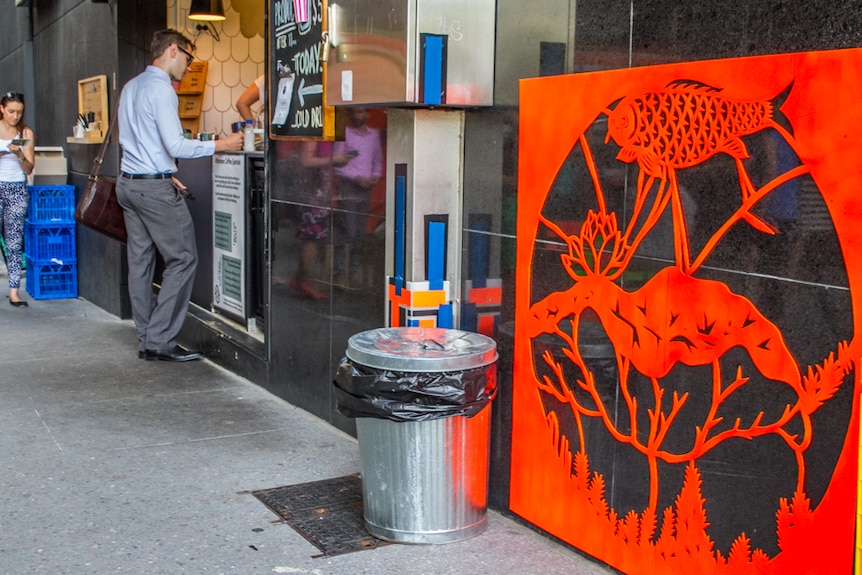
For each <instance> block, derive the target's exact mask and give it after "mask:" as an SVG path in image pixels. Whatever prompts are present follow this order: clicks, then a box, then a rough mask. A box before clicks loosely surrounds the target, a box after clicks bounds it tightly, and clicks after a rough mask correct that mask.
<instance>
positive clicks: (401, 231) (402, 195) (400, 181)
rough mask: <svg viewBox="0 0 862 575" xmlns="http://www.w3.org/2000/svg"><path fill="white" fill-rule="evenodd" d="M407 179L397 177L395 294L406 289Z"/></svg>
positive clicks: (399, 293)
mask: <svg viewBox="0 0 862 575" xmlns="http://www.w3.org/2000/svg"><path fill="white" fill-rule="evenodd" d="M406 188H407V177H406V176H396V177H395V293H396V294H397V295H401V288H403V287H404V273H405V272H404V270H405V269H406V261H405V260H404V252H405V249H406V248H405V240H406V239H407V235H406V233H407V228H406V226H407V189H406Z"/></svg>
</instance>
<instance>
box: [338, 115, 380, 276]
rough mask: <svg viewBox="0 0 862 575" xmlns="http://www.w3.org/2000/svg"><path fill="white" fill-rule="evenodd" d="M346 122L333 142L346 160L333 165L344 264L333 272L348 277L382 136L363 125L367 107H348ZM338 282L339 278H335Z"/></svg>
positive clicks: (376, 172)
mask: <svg viewBox="0 0 862 575" xmlns="http://www.w3.org/2000/svg"><path fill="white" fill-rule="evenodd" d="M349 118H350V120H349V123H348V125H347V127H346V128H345V131H344V141H343V142H336V143H335V144H334V146H333V151H334V153H335V154H345V155H346V156H347V157H348V158H350V161H348V162H347V163H346V164H344V165H343V166H341V167H337V168H336V169H335V174H336V176H337V182H336V185H335V193H336V207H337V208H338V209H339V212H338V219H337V221H338V222H339V224H340V227H341V232H342V233H343V234H344V239H343V242H342V243H343V248H344V266H343V269H341V270H338V269H336V270H335V271H336V272H339V271H340V272H343V276H344V277H343V278H340V279H339V280H340V281H342V282H347V283H348V284H350V283H353V282H351V280H350V275H351V273H352V272H357V271H359V270H357V269H354V270H351V267H354V268H356V267H357V266H358V265H359V261H358V258H353V259H354V261H353V265H352V266H351V253H356V252H358V251H359V250H360V249H361V247H362V240H363V239H364V237H365V225H366V221H367V218H368V214H370V213H371V189H372V188H373V187H374V186H375V185H377V182H379V181H380V178H381V177H383V140H382V137H381V134H380V130H377V129H375V128H370V127H368V125H367V123H366V122H367V121H368V109H367V108H350V109H349ZM336 283H339V281H336Z"/></svg>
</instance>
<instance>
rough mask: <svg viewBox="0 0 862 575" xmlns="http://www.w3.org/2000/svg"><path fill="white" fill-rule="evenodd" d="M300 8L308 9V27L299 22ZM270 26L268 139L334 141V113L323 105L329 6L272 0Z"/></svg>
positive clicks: (313, 0) (312, 0) (320, 1)
mask: <svg viewBox="0 0 862 575" xmlns="http://www.w3.org/2000/svg"><path fill="white" fill-rule="evenodd" d="M297 2H302V3H306V5H305V7H304V8H305V10H304V11H305V14H304V16H305V17H306V21H305V22H302V21H300V22H297V17H296V16H297V14H296V12H295V11H294V5H295V3H297ZM302 16H303V15H300V18H299V19H300V20H301V19H302ZM269 25H270V27H271V28H270V31H269V37H270V45H269V56H270V58H269V62H270V69H269V74H268V75H267V76H268V84H269V85H268V87H267V90H268V95H269V97H268V98H267V107H268V114H269V132H270V138H273V139H276V140H278V139H290V138H302V139H321V140H331V139H333V136H334V134H335V113H334V109H333V108H332V107H331V106H325V105H324V101H325V100H324V93H323V92H324V82H323V79H324V78H325V74H324V72H325V70H324V67H325V63H324V62H322V61H321V59H320V47H321V44H322V43H323V30H324V29H325V26H326V0H272V2H271V3H270V12H269Z"/></svg>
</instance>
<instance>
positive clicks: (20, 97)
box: [0, 92, 24, 106]
mask: <svg viewBox="0 0 862 575" xmlns="http://www.w3.org/2000/svg"><path fill="white" fill-rule="evenodd" d="M9 102H18V103H19V104H23V103H24V94H22V93H20V92H6V93H5V94H3V97H2V98H0V106H5V105H6V104H8V103H9Z"/></svg>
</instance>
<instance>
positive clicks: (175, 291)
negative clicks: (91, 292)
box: [117, 177, 198, 351]
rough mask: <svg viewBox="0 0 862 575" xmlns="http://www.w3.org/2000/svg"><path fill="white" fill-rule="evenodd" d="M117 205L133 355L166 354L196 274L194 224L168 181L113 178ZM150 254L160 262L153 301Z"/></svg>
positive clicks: (185, 310) (176, 332)
mask: <svg viewBox="0 0 862 575" xmlns="http://www.w3.org/2000/svg"><path fill="white" fill-rule="evenodd" d="M117 200H118V201H119V203H120V205H121V206H122V207H123V212H124V214H125V219H126V231H127V233H128V236H129V240H128V243H127V244H126V249H127V253H128V259H129V296H130V297H131V302H132V317H133V318H134V320H135V326H136V327H137V330H138V341H139V342H140V344H139V350H144V349H150V350H156V351H159V350H167V349H170V348H172V347H173V346H175V345H176V344H177V342H176V338H177V336H178V335H179V333H180V330H181V329H182V327H183V322H184V321H185V318H186V312H187V310H188V307H189V299H190V298H191V294H192V285H193V283H194V279H195V271H196V270H197V262H198V252H197V245H196V244H195V229H194V222H193V220H192V217H191V214H190V213H189V209H188V206H186V202H185V200H184V199H183V198H182V197H181V196H180V194H179V193H178V192H177V190H176V189H175V188H174V186H173V184H172V183H171V180H130V179H127V178H122V177H121V178H117ZM156 250H158V252H159V253H160V254H161V255H162V259H163V260H164V262H165V270H164V273H163V274H162V282H161V288H160V290H159V293H158V296H156V295H155V293H154V292H153V273H154V270H155V265H156Z"/></svg>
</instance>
